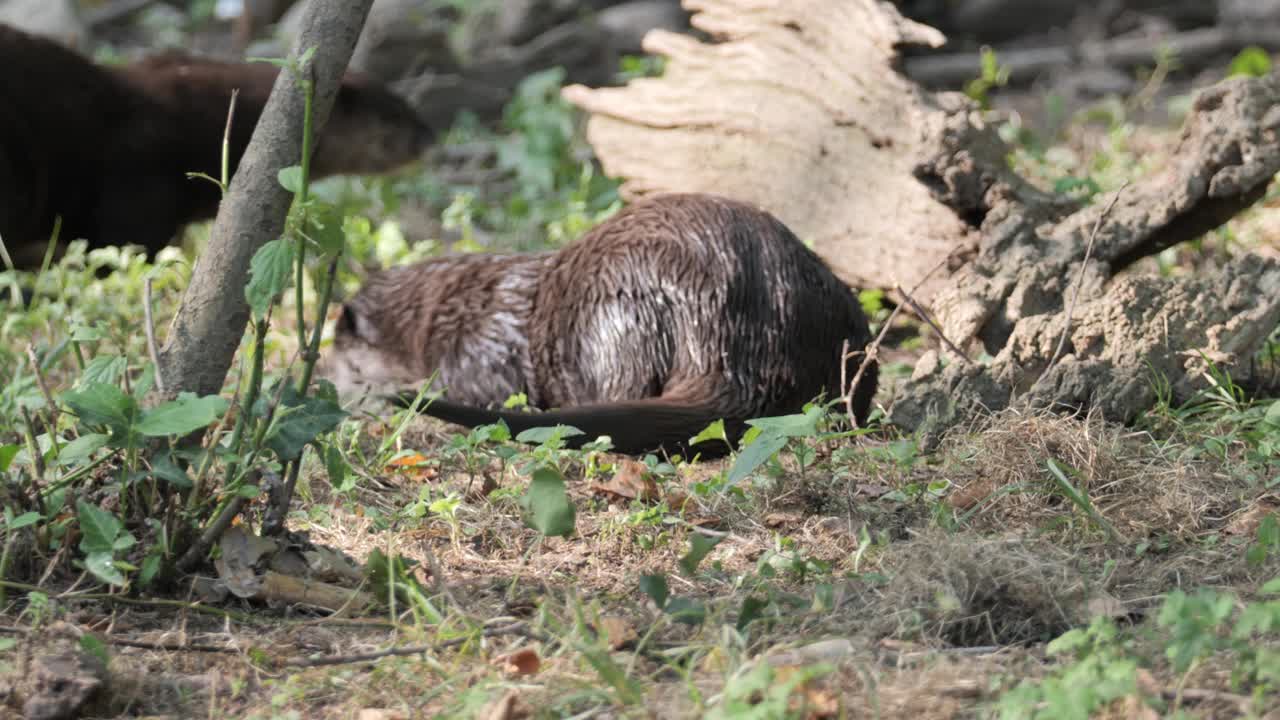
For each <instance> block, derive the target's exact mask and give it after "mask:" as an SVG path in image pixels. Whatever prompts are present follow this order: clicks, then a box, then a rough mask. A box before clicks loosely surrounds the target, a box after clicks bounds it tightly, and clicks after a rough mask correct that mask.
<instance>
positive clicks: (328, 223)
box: [307, 205, 347, 257]
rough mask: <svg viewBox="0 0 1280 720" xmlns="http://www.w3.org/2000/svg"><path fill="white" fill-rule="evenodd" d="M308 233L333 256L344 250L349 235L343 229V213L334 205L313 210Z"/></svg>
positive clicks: (326, 253)
mask: <svg viewBox="0 0 1280 720" xmlns="http://www.w3.org/2000/svg"><path fill="white" fill-rule="evenodd" d="M308 225H309V226H310V227H309V229H308V231H307V234H308V235H309V236H310V237H311V240H312V241H313V242H315V244H316V245H318V246H319V247H320V249H321V251H323V252H324V254H325V255H327V256H329V257H332V256H334V255H337V254H338V253H340V252H342V249H343V247H345V246H346V243H347V235H346V233H345V232H343V230H342V213H341V212H339V211H338V210H337V209H336V208H334V207H333V206H332V205H321V206H319V207H317V208H316V209H315V210H314V211H312V212H311V215H310V218H309V221H308Z"/></svg>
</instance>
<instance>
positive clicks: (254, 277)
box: [244, 238, 293, 319]
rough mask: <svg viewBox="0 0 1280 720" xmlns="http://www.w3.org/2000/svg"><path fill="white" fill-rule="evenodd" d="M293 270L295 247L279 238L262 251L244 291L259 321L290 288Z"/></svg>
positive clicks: (261, 248) (252, 263) (259, 251)
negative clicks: (276, 298) (275, 298)
mask: <svg viewBox="0 0 1280 720" xmlns="http://www.w3.org/2000/svg"><path fill="white" fill-rule="evenodd" d="M292 269H293V244H292V243H290V242H288V241H286V240H284V239H283V238H277V239H275V240H272V241H270V242H268V243H267V244H265V245H263V246H262V247H260V248H258V252H256V253H254V254H253V260H252V261H250V264H249V274H250V278H249V284H248V285H247V286H246V287H245V289H244V297H245V300H247V301H248V302H249V308H250V309H251V310H252V311H253V317H254V318H255V319H261V318H262V317H263V316H264V315H266V314H267V308H268V307H270V305H271V300H272V298H274V297H275V296H276V295H279V294H280V292H281V291H282V290H284V289H285V288H286V287H288V285H289V273H290V271H292Z"/></svg>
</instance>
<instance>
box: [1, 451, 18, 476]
mask: <svg viewBox="0 0 1280 720" xmlns="http://www.w3.org/2000/svg"><path fill="white" fill-rule="evenodd" d="M21 449H22V446H21V445H0V472H4V471H5V470H8V469H9V465H11V464H12V463H13V458H14V456H16V455H17V454H18V451H19V450H21Z"/></svg>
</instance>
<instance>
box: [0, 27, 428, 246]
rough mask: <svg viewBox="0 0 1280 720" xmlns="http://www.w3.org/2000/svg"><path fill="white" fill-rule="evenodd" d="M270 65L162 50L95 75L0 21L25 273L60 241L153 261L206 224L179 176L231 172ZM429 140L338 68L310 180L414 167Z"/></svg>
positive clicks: (12, 241)
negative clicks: (190, 228)
mask: <svg viewBox="0 0 1280 720" xmlns="http://www.w3.org/2000/svg"><path fill="white" fill-rule="evenodd" d="M277 73H278V69H277V68H276V67H274V66H272V65H268V64H264V63H231V62H220V61H216V60H211V59H204V58H195V57H191V56H188V55H185V54H183V53H180V52H176V51H169V52H164V53H161V54H158V55H155V56H152V57H149V58H146V59H144V60H140V61H138V62H135V63H132V64H130V65H126V66H122V67H105V66H100V65H97V64H95V63H93V62H91V61H90V60H89V59H88V58H85V57H84V56H82V55H80V54H79V53H76V52H74V51H72V50H70V49H68V48H65V47H63V46H62V45H59V44H58V43H56V42H54V41H52V40H48V39H45V38H41V37H36V36H33V35H29V34H27V33H23V32H21V31H19V30H16V29H13V28H11V27H7V26H3V25H0V193H3V197H4V198H5V200H4V203H2V204H0V237H3V238H4V241H5V243H6V245H7V247H8V248H9V250H10V252H11V254H13V255H14V258H13V259H14V261H15V264H17V265H18V266H19V267H23V268H32V267H36V266H38V265H39V263H40V260H41V259H42V258H43V256H44V253H45V249H46V247H47V244H48V241H49V237H50V233H51V231H52V229H53V225H54V217H55V216H56V215H61V216H62V231H61V233H60V240H59V245H60V246H64V247H65V245H66V243H67V241H69V240H73V239H78V238H84V239H86V240H88V241H89V245H90V247H102V246H107V245H124V244H137V245H142V246H144V247H145V248H146V249H147V251H148V252H149V253H150V254H152V255H154V254H155V253H156V252H158V251H159V250H160V249H161V248H163V247H164V246H165V245H167V244H169V243H170V242H171V241H172V240H173V238H174V236H175V235H176V233H177V232H178V230H180V229H181V228H182V226H183V225H185V224H187V223H189V222H193V221H197V220H205V219H209V218H212V217H213V216H214V215H215V214H216V212H217V208H218V202H219V199H220V193H219V191H218V189H217V187H216V186H215V185H213V183H211V182H209V181H208V180H204V179H192V178H188V177H187V173H188V172H201V173H205V174H207V175H209V176H211V177H218V176H219V175H220V174H221V156H222V137H223V132H224V129H225V127H226V119H227V107H228V105H229V103H230V99H231V92H232V90H233V89H236V88H238V89H239V91H240V93H239V97H238V99H237V101H236V111H235V118H234V122H233V124H232V128H231V134H230V143H229V145H230V152H229V155H230V158H229V163H228V164H229V170H230V171H231V172H234V170H235V168H236V165H237V164H238V163H239V160H240V157H241V155H242V154H243V153H244V150H245V148H246V147H247V146H248V144H249V138H250V136H251V135H252V133H253V128H254V126H255V125H256V124H257V122H258V118H259V116H260V115H261V114H262V110H263V108H264V107H265V105H266V101H267V97H268V96H269V95H270V93H271V88H272V85H273V84H274V82H275V78H276V74H277ZM431 138H432V133H431V131H430V130H429V129H428V128H427V127H426V125H424V124H423V123H422V121H421V120H420V119H419V118H418V117H417V115H416V114H415V113H414V112H413V110H412V109H411V108H410V107H409V106H408V104H407V103H405V102H404V101H403V100H401V99H400V98H398V97H397V96H395V95H394V94H392V93H391V92H390V91H389V90H387V89H385V88H383V87H382V86H380V85H378V84H376V83H374V82H372V81H370V80H368V79H366V78H364V77H362V76H359V75H356V74H352V73H348V74H347V75H346V76H345V77H344V79H343V84H342V87H341V89H340V90H339V93H338V97H337V100H336V102H335V105H334V109H333V112H332V114H331V115H330V118H329V121H328V124H327V125H326V127H325V130H324V132H323V133H322V134H321V136H320V138H319V142H318V145H317V149H316V152H315V154H314V156H313V158H314V159H313V164H312V168H313V176H314V177H317V178H318V177H324V176H326V175H333V174H339V173H371V172H383V171H387V170H391V169H394V168H396V167H399V166H401V165H404V164H406V163H408V162H411V161H412V160H414V159H415V158H416V157H417V156H418V155H420V153H421V152H422V150H423V149H425V147H426V145H427V143H428V142H429V141H430V140H431Z"/></svg>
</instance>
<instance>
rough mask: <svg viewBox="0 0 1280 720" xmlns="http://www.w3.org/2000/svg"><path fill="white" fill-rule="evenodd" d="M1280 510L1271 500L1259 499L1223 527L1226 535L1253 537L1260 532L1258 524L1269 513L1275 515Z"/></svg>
mask: <svg viewBox="0 0 1280 720" xmlns="http://www.w3.org/2000/svg"><path fill="white" fill-rule="evenodd" d="M1277 510H1280V506H1278V505H1276V504H1275V503H1274V502H1271V501H1270V500H1259V501H1258V502H1256V503H1254V504H1253V505H1251V506H1250V507H1249V509H1248V510H1245V511H1244V512H1242V513H1240V514H1239V515H1236V516H1235V517H1234V518H1232V519H1231V522H1229V523H1227V526H1226V527H1224V528H1223V529H1222V533H1223V534H1224V535H1239V536H1242V537H1250V538H1251V537H1253V536H1254V535H1256V534H1257V532H1258V526H1259V525H1261V524H1262V521H1263V520H1266V519H1267V516H1268V515H1275V514H1276V511H1277Z"/></svg>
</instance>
